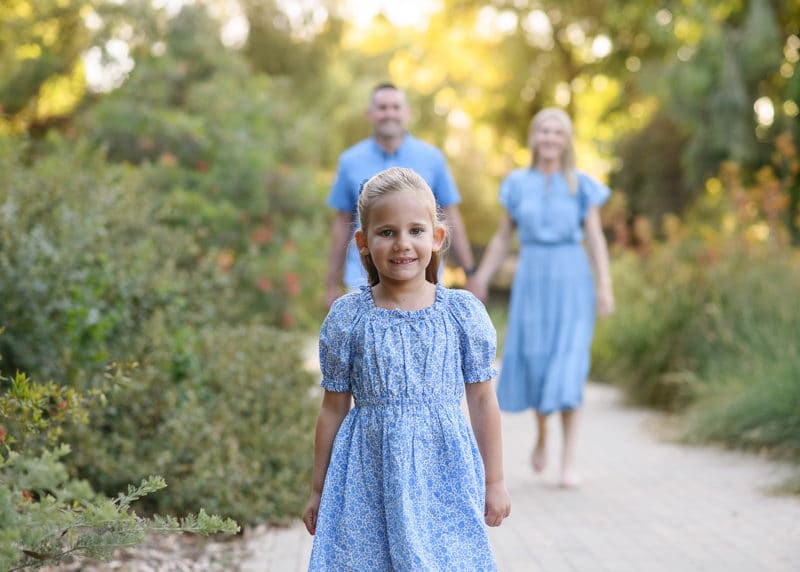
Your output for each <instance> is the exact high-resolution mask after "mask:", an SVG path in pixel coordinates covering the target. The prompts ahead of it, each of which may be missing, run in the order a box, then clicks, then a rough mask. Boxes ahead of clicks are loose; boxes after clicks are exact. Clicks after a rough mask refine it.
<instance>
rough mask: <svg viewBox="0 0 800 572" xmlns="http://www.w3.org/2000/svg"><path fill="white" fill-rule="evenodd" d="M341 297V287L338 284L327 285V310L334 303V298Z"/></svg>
mask: <svg viewBox="0 0 800 572" xmlns="http://www.w3.org/2000/svg"><path fill="white" fill-rule="evenodd" d="M341 295H342V287H341V286H339V285H338V284H328V285H326V286H325V306H326V307H327V308H328V310H330V309H331V306H332V305H333V303H334V302H335V301H336V298H338V297H339V296H341Z"/></svg>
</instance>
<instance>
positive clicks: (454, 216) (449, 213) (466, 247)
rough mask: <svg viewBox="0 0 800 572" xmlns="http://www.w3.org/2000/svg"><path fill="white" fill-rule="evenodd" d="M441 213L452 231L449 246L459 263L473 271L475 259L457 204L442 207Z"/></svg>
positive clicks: (465, 268)
mask: <svg viewBox="0 0 800 572" xmlns="http://www.w3.org/2000/svg"><path fill="white" fill-rule="evenodd" d="M442 214H443V215H444V219H445V223H446V224H447V226H448V227H449V228H450V231H451V233H452V234H451V237H452V242H451V246H452V249H453V252H455V255H456V258H457V259H458V262H459V264H461V267H462V268H464V270H465V271H467V270H469V271H474V270H475V259H474V258H473V257H472V248H470V244H469V238H467V229H466V228H465V227H464V220H463V219H462V218H461V212H460V211H459V210H458V206H457V205H450V206H448V207H444V208H443V209H442Z"/></svg>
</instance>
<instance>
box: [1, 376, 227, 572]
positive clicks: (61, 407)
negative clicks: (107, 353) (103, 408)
mask: <svg viewBox="0 0 800 572" xmlns="http://www.w3.org/2000/svg"><path fill="white" fill-rule="evenodd" d="M0 389H2V393H0V447H2V449H1V451H2V454H0V569H2V570H21V569H27V568H38V567H41V566H43V565H45V564H54V563H59V562H61V561H62V560H64V559H67V558H74V557H90V558H94V559H100V560H107V559H109V558H110V557H111V555H112V553H113V551H114V550H115V549H116V548H118V547H125V546H134V545H136V544H139V543H141V542H142V541H143V540H144V537H145V533H147V532H177V533H184V532H191V533H199V534H213V533H220V532H224V533H228V534H231V533H235V532H237V531H238V530H239V527H238V525H237V524H236V523H235V522H233V521H232V520H230V519H221V518H219V517H217V516H210V515H208V514H207V513H206V512H205V511H204V510H201V511H200V513H199V514H198V515H188V516H186V517H184V518H182V519H181V520H178V519H175V518H170V517H160V516H155V517H153V518H152V519H145V518H142V517H140V516H138V515H137V514H136V513H135V512H133V511H132V510H131V505H132V503H133V502H134V501H136V500H138V499H140V498H141V497H143V496H145V495H148V494H151V493H154V492H156V491H158V490H160V489H163V488H164V487H166V486H167V485H166V482H164V480H163V479H162V478H161V477H152V476H151V477H148V478H146V479H143V480H142V482H141V484H140V485H139V486H136V487H135V486H131V485H129V486H128V487H127V492H126V493H120V494H119V495H117V496H116V498H113V499H111V498H106V497H103V496H102V495H98V494H96V493H95V492H94V491H93V490H92V488H91V487H90V485H89V484H88V483H87V482H86V481H83V480H76V479H74V478H71V477H70V476H69V473H68V471H67V467H66V466H65V465H64V464H63V462H62V460H61V459H62V458H64V457H66V456H67V455H68V453H69V452H70V448H69V446H68V445H66V444H63V443H59V441H60V436H61V434H62V429H63V427H64V425H65V423H67V422H70V421H76V420H85V419H86V418H87V413H88V411H90V410H91V409H92V408H94V407H96V406H98V404H101V403H102V400H101V399H100V398H101V397H102V394H100V393H96V394H95V396H94V397H92V398H86V397H84V396H82V395H80V394H78V393H77V392H75V391H74V390H72V389H67V388H63V387H61V386H59V385H56V384H55V383H53V382H49V383H47V384H39V383H35V382H32V381H31V380H30V379H28V377H27V376H26V375H24V374H22V373H18V374H17V375H16V377H14V378H6V377H3V376H0Z"/></svg>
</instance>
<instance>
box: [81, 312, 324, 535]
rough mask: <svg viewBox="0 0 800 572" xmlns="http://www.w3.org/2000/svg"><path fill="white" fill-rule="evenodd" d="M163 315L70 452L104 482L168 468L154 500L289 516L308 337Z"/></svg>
mask: <svg viewBox="0 0 800 572" xmlns="http://www.w3.org/2000/svg"><path fill="white" fill-rule="evenodd" d="M164 328H166V329H167V330H168V329H169V328H167V327H166V324H165V323H159V322H158V320H154V322H153V323H152V324H151V325H150V328H149V329H148V330H147V332H146V333H148V334H150V336H146V338H149V337H151V338H152V339H156V340H160V343H159V344H158V345H155V344H149V343H147V342H146V341H144V340H143V341H142V343H143V344H144V345H142V347H140V348H137V349H138V350H140V352H139V353H142V354H146V358H145V359H144V361H143V363H142V364H141V365H139V366H138V368H137V369H136V370H135V371H134V372H132V373H131V374H130V378H131V381H130V382H129V383H126V384H123V385H121V386H120V387H118V388H117V389H116V390H114V391H112V392H109V394H108V403H109V407H107V408H105V409H103V410H101V411H98V412H97V413H95V414H94V415H93V416H92V420H91V424H90V426H89V427H88V428H86V429H84V430H83V431H80V432H79V433H78V434H76V435H74V436H72V437H71V440H72V441H73V442H74V443H75V459H74V460H73V462H74V463H75V464H76V465H77V467H78V468H79V471H80V473H81V474H82V475H85V476H87V477H88V478H89V479H90V480H91V481H92V482H93V483H95V484H96V485H97V486H98V487H100V488H101V489H102V490H104V491H114V490H118V489H119V487H120V486H121V485H122V483H123V482H124V481H125V480H126V479H131V478H133V479H134V480H135V479H138V478H141V476H146V475H148V474H161V475H163V476H164V477H165V478H166V479H167V480H168V481H169V482H170V483H171V485H170V494H169V495H163V496H158V497H153V498H152V499H148V505H147V508H148V510H152V511H158V512H162V513H164V512H166V513H181V512H185V511H187V510H189V509H191V508H192V507H196V506H203V507H205V508H206V509H208V510H211V511H214V512H219V513H222V514H225V515H226V516H230V517H232V518H235V519H236V520H238V521H240V522H257V521H262V522H263V521H269V522H285V521H287V519H288V518H289V517H290V515H291V516H294V515H297V514H299V513H300V512H301V511H302V506H303V503H304V502H305V496H306V494H307V492H308V491H307V483H308V480H309V479H310V470H311V459H312V445H313V433H314V429H313V422H314V417H315V416H314V410H315V407H316V401H315V400H314V399H313V398H312V395H311V392H310V390H311V388H312V386H313V384H314V380H313V377H312V376H311V374H310V373H309V372H308V371H306V370H305V369H304V368H303V365H302V363H301V355H300V353H301V352H300V350H301V345H300V344H301V340H300V339H299V338H298V337H297V336H295V335H293V334H289V333H284V332H280V331H278V330H275V329H272V328H269V327H264V326H235V327H230V326H223V325H220V326H216V327H205V328H203V329H200V330H191V329H184V330H182V331H179V332H177V335H175V336H174V337H173V338H172V339H169V338H168V337H167V336H166V335H165V334H164V331H160V330H162V329H164Z"/></svg>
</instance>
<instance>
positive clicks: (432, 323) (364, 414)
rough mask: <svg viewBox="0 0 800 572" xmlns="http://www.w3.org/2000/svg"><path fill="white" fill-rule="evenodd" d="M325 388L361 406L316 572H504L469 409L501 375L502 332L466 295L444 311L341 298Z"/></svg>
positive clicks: (350, 425) (441, 295)
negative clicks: (499, 570) (473, 394)
mask: <svg viewBox="0 0 800 572" xmlns="http://www.w3.org/2000/svg"><path fill="white" fill-rule="evenodd" d="M319 341H320V365H321V368H322V376H323V379H322V387H324V388H325V389H326V390H329V391H351V392H352V393H353V398H354V402H355V406H354V407H353V409H351V410H350V412H349V413H348V415H347V416H346V417H345V419H344V421H343V422H342V425H341V426H340V428H339V431H338V433H337V435H336V439H335V440H334V444H333V451H332V454H331V460H330V464H329V466H328V472H327V474H326V477H325V485H324V488H323V492H322V501H321V504H320V509H319V516H318V519H317V529H316V534H315V537H314V546H313V549H312V553H311V562H310V565H309V570H314V571H337V572H338V571H340V570H358V571H370V570H376V571H381V572H383V571H390V570H391V571H409V572H410V571H415V572H416V571H420V570H426V571H427V570H482V571H483V570H496V565H495V561H494V556H493V553H492V549H491V546H490V544H489V539H488V535H487V531H486V525H485V524H484V521H483V513H484V499H485V488H484V467H483V462H482V459H481V456H480V453H479V451H478V448H477V445H476V442H475V437H474V435H473V433H472V430H471V429H470V427H469V425H468V424H467V421H466V419H465V417H464V414H463V413H462V411H461V406H460V404H461V400H462V397H463V395H464V384H465V383H474V382H483V381H486V380H489V379H492V378H493V377H494V376H495V375H496V373H497V372H496V371H495V369H494V368H493V362H494V359H495V351H496V333H495V330H494V327H493V326H492V324H491V321H490V320H489V316H488V314H487V313H486V310H485V308H484V307H483V305H482V304H481V303H480V302H479V301H478V300H477V298H475V297H474V296H473V295H472V294H470V293H469V292H467V291H464V290H448V289H446V288H444V287H442V286H441V285H439V286H437V288H436V301H435V302H434V304H433V305H431V306H429V307H427V308H424V309H421V310H415V311H404V310H389V309H383V308H379V307H377V306H376V305H375V303H374V301H373V298H372V291H371V289H370V288H368V287H362V289H361V290H360V291H359V292H353V293H351V294H347V295H345V296H343V297H342V298H339V299H338V300H337V301H336V302H335V303H334V304H333V306H332V307H331V311H330V313H329V314H328V316H327V318H326V319H325V322H324V323H323V325H322V328H321V331H320V339H319Z"/></svg>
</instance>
